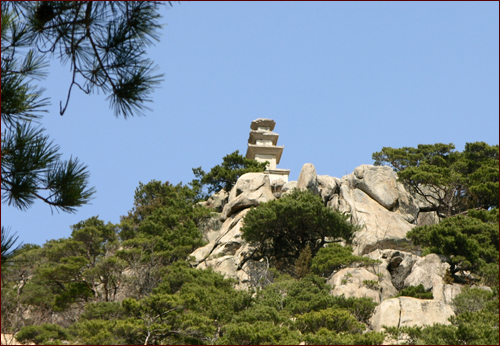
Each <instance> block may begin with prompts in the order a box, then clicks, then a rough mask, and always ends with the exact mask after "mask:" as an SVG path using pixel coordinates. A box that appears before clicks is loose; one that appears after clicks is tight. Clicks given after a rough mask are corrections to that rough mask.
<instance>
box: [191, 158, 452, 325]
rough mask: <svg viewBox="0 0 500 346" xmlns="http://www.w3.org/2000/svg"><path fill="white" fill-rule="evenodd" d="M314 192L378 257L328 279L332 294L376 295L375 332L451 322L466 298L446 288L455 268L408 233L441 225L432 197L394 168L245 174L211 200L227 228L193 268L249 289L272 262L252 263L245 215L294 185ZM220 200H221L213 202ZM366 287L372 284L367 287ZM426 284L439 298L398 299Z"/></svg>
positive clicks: (360, 245)
mask: <svg viewBox="0 0 500 346" xmlns="http://www.w3.org/2000/svg"><path fill="white" fill-rule="evenodd" d="M295 187H296V188H299V189H302V190H305V189H308V190H310V191H311V192H312V193H314V194H317V195H320V196H321V198H322V200H323V202H324V203H325V205H327V206H328V207H330V208H332V209H334V210H338V211H340V212H343V213H348V214H349V215H350V221H351V223H353V224H355V225H358V226H360V230H359V231H358V232H356V234H355V237H354V240H353V249H354V254H356V255H364V256H367V257H370V258H373V259H379V260H380V264H378V265H373V266H369V267H364V268H359V267H349V268H344V269H341V270H339V271H337V272H333V273H332V274H331V275H330V277H329V278H328V283H329V284H330V285H332V287H333V289H332V291H331V294H334V295H340V294H344V295H345V296H346V297H370V298H372V299H373V300H374V301H375V302H377V303H380V305H379V306H378V307H377V309H376V310H375V313H374V315H373V316H372V319H371V322H370V323H371V326H370V327H371V328H372V329H374V330H376V331H379V330H380V329H381V328H382V325H387V326H415V325H416V326H422V325H424V324H432V323H443V324H448V323H449V322H448V317H449V316H451V315H452V314H453V310H452V308H451V305H450V304H451V300H452V299H453V297H454V296H455V295H457V294H458V293H460V285H457V284H453V285H450V284H446V283H445V281H444V277H445V274H446V270H447V269H448V267H449V265H448V264H447V263H446V261H445V258H443V257H440V256H438V255H435V254H430V255H427V256H425V257H421V256H420V252H419V251H416V250H412V249H415V247H414V246H411V243H410V241H409V240H408V239H407V238H406V233H407V232H408V231H409V230H411V229H412V228H413V227H415V226H417V225H424V224H433V223H437V222H439V218H438V216H437V214H436V213H435V212H433V211H428V208H429V206H428V205H427V204H426V202H425V200H423V199H422V198H419V197H418V196H416V195H414V194H412V193H411V192H410V191H409V189H408V188H406V187H405V186H404V185H403V184H401V183H400V182H397V175H396V173H394V172H393V170H392V169H391V168H390V167H385V166H372V165H361V166H359V167H357V168H356V169H355V170H354V172H353V173H351V174H348V175H346V176H344V177H342V178H341V179H339V178H336V177H330V176H327V175H317V174H316V170H315V168H314V166H313V165H312V164H309V163H308V164H305V165H304V166H303V168H302V171H301V173H300V175H299V178H298V181H291V182H288V183H286V184H285V182H283V181H282V182H280V181H273V183H272V184H271V182H270V180H269V176H268V175H266V174H263V173H248V174H245V175H243V176H241V177H240V179H239V180H238V182H237V183H236V185H235V186H234V187H233V189H232V190H231V191H230V193H229V194H227V193H225V192H224V191H222V192H221V193H219V194H216V195H214V196H212V197H211V199H210V200H209V201H208V203H207V206H210V205H214V206H217V207H218V208H219V210H220V209H221V208H222V207H223V208H222V210H221V214H220V219H221V221H222V222H223V223H222V226H221V227H220V229H212V230H210V231H209V232H208V233H207V234H209V236H208V237H207V239H208V240H209V241H210V242H209V243H208V244H207V245H206V246H204V247H202V248H199V249H197V250H196V251H194V252H193V253H192V254H191V255H192V256H193V257H194V258H195V263H194V265H196V266H197V268H200V269H203V268H208V267H211V268H213V269H214V270H215V271H217V272H220V273H222V274H224V275H225V276H226V277H231V278H234V279H237V280H238V282H239V283H238V285H237V287H238V288H241V289H244V288H248V287H250V286H253V285H257V283H259V282H262V280H263V279H265V276H266V273H267V270H266V269H267V263H265V261H264V260H261V261H254V260H249V259H248V258H249V257H250V255H251V254H252V251H253V248H252V247H251V246H250V245H249V244H247V243H246V242H245V241H244V240H243V239H242V237H241V236H242V232H241V227H242V225H243V222H244V216H245V214H246V213H247V212H248V211H249V208H250V207H252V206H257V205H258V204H260V203H262V202H267V201H270V200H273V199H276V198H280V197H281V195H283V194H286V193H288V191H291V189H293V188H295ZM214 201H216V203H215V202H214ZM367 282H369V283H371V284H367ZM419 284H422V285H423V286H424V288H425V289H426V290H428V291H432V293H433V296H434V298H433V299H432V300H429V299H416V298H410V297H399V298H392V297H394V296H395V295H396V294H397V293H398V291H400V290H401V289H403V288H406V287H409V286H417V285H419Z"/></svg>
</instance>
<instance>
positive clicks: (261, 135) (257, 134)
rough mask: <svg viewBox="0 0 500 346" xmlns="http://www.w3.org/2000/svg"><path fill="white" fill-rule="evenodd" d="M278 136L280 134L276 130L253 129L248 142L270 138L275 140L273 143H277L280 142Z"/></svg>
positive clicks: (253, 142) (252, 142)
mask: <svg viewBox="0 0 500 346" xmlns="http://www.w3.org/2000/svg"><path fill="white" fill-rule="evenodd" d="M278 137H279V135H278V134H277V133H275V132H271V131H262V130H260V131H258V130H252V131H250V137H249V138H248V143H250V144H255V143H256V141H257V139H270V140H272V141H273V145H276V143H278Z"/></svg>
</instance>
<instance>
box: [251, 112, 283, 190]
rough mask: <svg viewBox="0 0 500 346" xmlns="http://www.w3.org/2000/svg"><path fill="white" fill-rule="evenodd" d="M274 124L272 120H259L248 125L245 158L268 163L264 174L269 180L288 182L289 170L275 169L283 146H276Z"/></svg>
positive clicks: (276, 139)
mask: <svg viewBox="0 0 500 346" xmlns="http://www.w3.org/2000/svg"><path fill="white" fill-rule="evenodd" d="M274 125H276V122H275V121H274V120H272V119H263V118H259V119H256V120H254V121H252V124H251V125H250V129H251V131H250V137H249V138H248V149H247V154H246V158H247V159H253V160H256V161H259V162H266V161H267V162H269V164H268V165H267V169H266V170H265V171H264V173H265V174H268V175H269V180H270V181H271V182H273V181H274V180H279V179H281V180H283V181H284V182H285V183H287V182H288V175H289V174H290V170H289V169H281V168H276V165H277V164H278V163H280V159H281V154H282V153H283V148H284V146H276V144H277V143H278V137H279V135H278V134H277V133H275V132H272V131H273V130H274Z"/></svg>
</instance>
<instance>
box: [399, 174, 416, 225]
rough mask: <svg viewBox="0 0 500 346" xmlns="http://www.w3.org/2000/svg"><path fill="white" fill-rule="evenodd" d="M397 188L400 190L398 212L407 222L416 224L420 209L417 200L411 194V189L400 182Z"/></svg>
mask: <svg viewBox="0 0 500 346" xmlns="http://www.w3.org/2000/svg"><path fill="white" fill-rule="evenodd" d="M396 186H397V188H398V204H397V211H398V212H399V213H400V214H401V215H402V216H403V218H404V219H405V220H406V221H408V222H409V223H415V221H416V220H417V217H418V213H419V211H420V208H419V206H418V203H417V201H416V200H415V197H413V195H412V194H411V190H410V187H409V186H408V185H406V184H402V183H400V182H398V183H397V184H396Z"/></svg>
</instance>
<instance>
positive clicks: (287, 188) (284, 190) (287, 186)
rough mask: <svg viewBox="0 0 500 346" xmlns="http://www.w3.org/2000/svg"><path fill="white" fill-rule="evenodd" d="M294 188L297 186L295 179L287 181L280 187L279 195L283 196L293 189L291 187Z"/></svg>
mask: <svg viewBox="0 0 500 346" xmlns="http://www.w3.org/2000/svg"><path fill="white" fill-rule="evenodd" d="M296 188H297V181H295V180H293V181H289V182H288V183H286V184H285V185H284V186H283V187H282V188H281V196H280V197H283V196H286V195H288V194H290V193H291V192H292V191H293V189H296Z"/></svg>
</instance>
